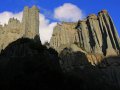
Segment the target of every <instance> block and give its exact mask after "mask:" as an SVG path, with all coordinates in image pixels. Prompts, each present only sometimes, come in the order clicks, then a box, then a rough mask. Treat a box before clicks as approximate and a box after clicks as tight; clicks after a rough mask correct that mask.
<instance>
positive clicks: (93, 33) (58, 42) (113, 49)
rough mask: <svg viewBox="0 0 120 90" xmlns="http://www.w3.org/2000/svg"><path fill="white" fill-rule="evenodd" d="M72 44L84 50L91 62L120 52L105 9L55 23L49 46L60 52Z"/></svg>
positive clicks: (116, 35)
mask: <svg viewBox="0 0 120 90" xmlns="http://www.w3.org/2000/svg"><path fill="white" fill-rule="evenodd" d="M72 44H76V45H77V46H78V47H79V48H80V49H82V50H83V51H84V52H86V53H87V54H86V55H87V57H88V59H89V60H88V61H89V62H91V63H92V64H96V63H99V62H100V60H102V59H103V58H104V57H109V56H117V55H119V54H120V41H119V36H118V33H117V30H116V28H115V26H114V24H113V21H112V19H111V17H110V16H109V14H108V12H107V11H106V10H102V11H101V12H99V13H98V15H95V14H91V15H89V16H88V17H87V18H86V19H84V20H80V21H78V22H77V23H65V22H64V23H61V24H57V26H56V27H55V28H54V30H53V36H52V38H51V41H50V46H51V47H53V48H54V49H56V50H57V51H58V52H59V53H60V52H61V51H62V50H63V49H64V48H68V47H69V46H71V45H72ZM101 57H102V58H101ZM90 58H94V59H90ZM97 58H98V59H97Z"/></svg>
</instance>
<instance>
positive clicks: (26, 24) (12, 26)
mask: <svg viewBox="0 0 120 90" xmlns="http://www.w3.org/2000/svg"><path fill="white" fill-rule="evenodd" d="M21 37H24V38H29V39H35V40H39V41H40V39H39V10H38V8H37V7H36V6H33V7H32V8H28V7H25V8H24V11H23V18H22V22H20V21H19V20H17V19H15V18H10V19H9V21H8V24H5V25H4V26H2V25H0V51H1V50H2V49H5V48H6V47H7V46H8V45H9V44H10V43H11V42H13V41H16V40H17V39H19V38H21Z"/></svg>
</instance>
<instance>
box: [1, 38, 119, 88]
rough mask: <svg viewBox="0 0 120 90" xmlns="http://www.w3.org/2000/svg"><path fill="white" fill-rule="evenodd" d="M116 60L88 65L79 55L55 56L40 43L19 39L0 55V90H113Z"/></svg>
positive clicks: (65, 54) (56, 54)
mask: <svg viewBox="0 0 120 90" xmlns="http://www.w3.org/2000/svg"><path fill="white" fill-rule="evenodd" d="M119 62H120V61H119V57H109V58H106V59H105V60H103V61H102V62H101V63H100V64H98V65H97V66H92V65H91V64H90V63H89V62H88V61H87V58H86V56H85V54H83V53H81V52H73V51H71V50H70V49H67V48H66V49H64V50H63V52H61V54H60V56H58V53H57V52H56V51H55V50H54V49H52V48H47V47H46V46H43V45H41V43H40V42H35V41H34V40H32V39H27V38H21V39H18V40H17V41H15V42H12V43H11V44H9V45H8V46H7V47H6V48H5V49H4V50H2V52H1V54H0V89H1V90H9V89H13V90H21V89H23V90H24V89H25V90H29V89H33V90H44V89H52V90H68V89H69V90H91V89H92V90H117V89H120V87H119V86H120V78H119V76H120V63H119Z"/></svg>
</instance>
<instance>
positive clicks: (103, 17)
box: [98, 10, 120, 56]
mask: <svg viewBox="0 0 120 90" xmlns="http://www.w3.org/2000/svg"><path fill="white" fill-rule="evenodd" d="M98 19H99V23H100V27H101V32H102V36H103V52H104V54H106V56H110V55H116V54H118V53H119V50H120V49H119V42H118V35H116V33H117V31H116V29H115V27H114V25H113V22H112V21H111V18H110V16H109V14H108V12H107V11H106V10H102V11H101V12H99V14H98Z"/></svg>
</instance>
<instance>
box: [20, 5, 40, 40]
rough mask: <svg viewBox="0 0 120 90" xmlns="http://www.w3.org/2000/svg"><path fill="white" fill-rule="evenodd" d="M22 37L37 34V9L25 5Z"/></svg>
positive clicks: (32, 37) (31, 36)
mask: <svg viewBox="0 0 120 90" xmlns="http://www.w3.org/2000/svg"><path fill="white" fill-rule="evenodd" d="M22 25H23V31H24V32H25V33H24V37H27V38H31V39H34V38H35V37H36V36H39V9H38V8H37V7H36V6H33V7H32V8H28V7H25V8H24V12H23V19H22Z"/></svg>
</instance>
